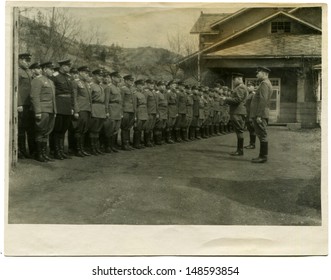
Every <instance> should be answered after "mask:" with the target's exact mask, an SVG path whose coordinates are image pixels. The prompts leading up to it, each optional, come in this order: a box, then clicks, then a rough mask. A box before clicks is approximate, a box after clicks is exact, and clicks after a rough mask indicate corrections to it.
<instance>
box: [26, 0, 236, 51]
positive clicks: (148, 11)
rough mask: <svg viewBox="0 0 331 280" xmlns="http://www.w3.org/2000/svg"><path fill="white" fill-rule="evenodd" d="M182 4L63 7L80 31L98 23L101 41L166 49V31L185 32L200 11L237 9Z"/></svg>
mask: <svg viewBox="0 0 331 280" xmlns="http://www.w3.org/2000/svg"><path fill="white" fill-rule="evenodd" d="M108 5H109V4H108ZM149 5H151V3H149ZM182 5H183V4H181V6H179V5H178V4H177V5H175V3H172V4H170V3H168V4H167V5H166V6H160V7H146V6H145V7H141V4H140V7H139V6H138V7H87V8H81V7H70V8H68V7H67V8H66V9H65V10H66V12H67V13H68V14H70V16H72V17H74V18H76V19H79V20H80V22H81V26H82V28H83V29H84V30H88V29H89V27H90V26H91V25H94V26H99V28H100V31H101V32H102V34H104V42H105V44H112V43H117V44H119V45H120V46H123V47H145V46H151V47H162V48H169V43H168V39H167V34H170V35H171V34H175V33H176V32H180V34H189V32H190V30H191V28H192V26H193V25H194V23H195V22H196V20H197V19H198V18H199V15H200V12H201V11H203V12H204V13H228V12H234V11H237V10H238V9H239V7H235V8H234V7H233V5H231V6H230V5H229V4H227V6H224V5H222V4H213V6H210V7H207V6H206V5H205V4H201V3H193V4H192V3H191V4H190V5H189V6H187V7H186V8H183V6H182ZM186 5H188V4H186ZM38 10H40V11H42V12H48V13H50V12H51V8H48V9H46V8H40V7H38V8H37V7H36V8H35V9H32V10H31V9H29V15H30V16H31V15H32V14H33V13H35V12H36V11H38ZM23 15H24V13H23ZM25 15H27V14H25ZM191 36H196V35H191Z"/></svg>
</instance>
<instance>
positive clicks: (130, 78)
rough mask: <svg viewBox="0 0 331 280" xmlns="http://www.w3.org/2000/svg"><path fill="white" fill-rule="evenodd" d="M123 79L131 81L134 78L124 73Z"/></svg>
mask: <svg viewBox="0 0 331 280" xmlns="http://www.w3.org/2000/svg"><path fill="white" fill-rule="evenodd" d="M123 79H124V80H129V81H133V80H134V78H133V77H132V75H125V76H123Z"/></svg>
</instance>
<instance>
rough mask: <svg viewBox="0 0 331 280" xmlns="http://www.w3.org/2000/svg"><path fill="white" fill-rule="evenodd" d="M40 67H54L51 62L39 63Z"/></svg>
mask: <svg viewBox="0 0 331 280" xmlns="http://www.w3.org/2000/svg"><path fill="white" fill-rule="evenodd" d="M40 67H41V68H50V69H54V67H55V65H54V64H53V62H51V61H47V62H44V63H41V64H40Z"/></svg>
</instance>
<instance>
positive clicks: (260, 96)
mask: <svg viewBox="0 0 331 280" xmlns="http://www.w3.org/2000/svg"><path fill="white" fill-rule="evenodd" d="M256 72H257V74H256V77H257V79H258V81H259V82H260V84H259V87H258V88H257V90H256V93H255V95H254V96H253V98H252V102H251V107H250V117H251V118H252V119H253V123H254V129H255V133H256V135H257V137H258V138H259V140H260V153H259V156H258V157H257V158H254V159H252V163H264V162H266V161H267V157H268V133H267V126H268V118H269V103H270V97H271V94H272V85H271V82H270V80H269V73H270V72H271V70H270V69H269V68H266V67H259V68H258V69H257V71H256Z"/></svg>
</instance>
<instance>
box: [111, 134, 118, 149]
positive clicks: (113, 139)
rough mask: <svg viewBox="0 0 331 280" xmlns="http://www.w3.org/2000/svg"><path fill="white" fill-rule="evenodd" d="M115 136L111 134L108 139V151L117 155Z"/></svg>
mask: <svg viewBox="0 0 331 280" xmlns="http://www.w3.org/2000/svg"><path fill="white" fill-rule="evenodd" d="M116 135H117V134H113V135H112V136H111V137H110V139H111V145H110V149H111V150H112V151H113V152H114V153H118V150H117V147H116V142H117V136H116Z"/></svg>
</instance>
